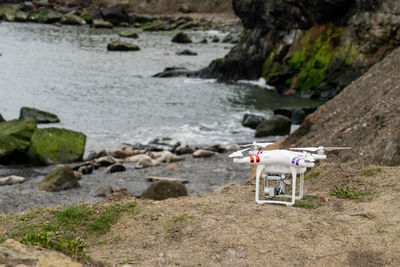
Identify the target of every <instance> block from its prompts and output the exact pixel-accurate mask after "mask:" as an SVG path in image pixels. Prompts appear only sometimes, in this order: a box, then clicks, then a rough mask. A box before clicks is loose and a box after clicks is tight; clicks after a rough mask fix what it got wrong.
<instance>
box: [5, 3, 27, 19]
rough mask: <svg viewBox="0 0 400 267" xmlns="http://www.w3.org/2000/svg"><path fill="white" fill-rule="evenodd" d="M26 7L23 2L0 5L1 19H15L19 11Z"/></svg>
mask: <svg viewBox="0 0 400 267" xmlns="http://www.w3.org/2000/svg"><path fill="white" fill-rule="evenodd" d="M23 7H24V5H23V4H1V5H0V19H4V20H7V21H14V20H15V14H16V13H17V11H19V10H21V9H22V8H23Z"/></svg>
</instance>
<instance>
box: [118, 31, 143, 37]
mask: <svg viewBox="0 0 400 267" xmlns="http://www.w3.org/2000/svg"><path fill="white" fill-rule="evenodd" d="M119 36H121V37H126V38H133V39H137V38H139V35H138V34H137V33H136V32H135V31H132V30H126V31H122V32H120V33H119Z"/></svg>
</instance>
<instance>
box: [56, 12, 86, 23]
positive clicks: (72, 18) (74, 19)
mask: <svg viewBox="0 0 400 267" xmlns="http://www.w3.org/2000/svg"><path fill="white" fill-rule="evenodd" d="M61 23H62V24H65V25H85V24H86V20H84V19H83V18H81V17H79V16H76V15H74V14H71V13H68V14H66V15H64V16H63V17H62V18H61Z"/></svg>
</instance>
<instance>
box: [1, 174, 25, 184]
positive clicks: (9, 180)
mask: <svg viewBox="0 0 400 267" xmlns="http://www.w3.org/2000/svg"><path fill="white" fill-rule="evenodd" d="M23 182H25V178H24V177H20V176H15V175H11V176H7V177H5V178H0V185H13V184H20V183H23Z"/></svg>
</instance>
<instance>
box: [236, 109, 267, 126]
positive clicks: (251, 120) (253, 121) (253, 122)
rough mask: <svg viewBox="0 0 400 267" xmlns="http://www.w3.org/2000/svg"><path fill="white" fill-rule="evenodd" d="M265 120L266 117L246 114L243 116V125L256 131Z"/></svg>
mask: <svg viewBox="0 0 400 267" xmlns="http://www.w3.org/2000/svg"><path fill="white" fill-rule="evenodd" d="M264 120H265V117H264V116H260V115H254V114H249V113H246V114H244V116H243V120H242V125H243V126H245V127H249V128H251V129H256V128H257V126H258V125H260V123H261V122H263V121H264Z"/></svg>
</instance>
